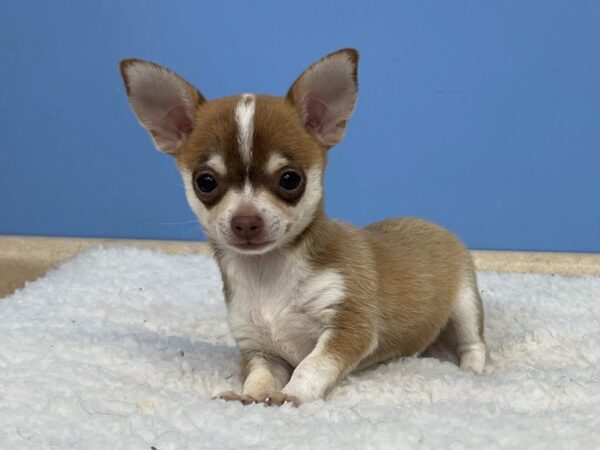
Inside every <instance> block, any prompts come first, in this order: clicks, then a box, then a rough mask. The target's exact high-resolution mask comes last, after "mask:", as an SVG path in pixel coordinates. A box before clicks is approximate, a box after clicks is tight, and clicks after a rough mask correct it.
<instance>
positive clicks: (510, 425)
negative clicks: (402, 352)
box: [0, 248, 600, 450]
mask: <svg viewBox="0 0 600 450" xmlns="http://www.w3.org/2000/svg"><path fill="white" fill-rule="evenodd" d="M479 280H480V288H481V291H482V296H483V299H484V302H485V307H486V335H487V341H488V345H489V364H488V366H487V368H486V370H485V373H484V374H482V375H475V374H472V373H467V372H464V371H461V370H459V369H458V367H456V365H455V364H454V363H453V362H452V361H447V360H444V359H448V358H442V359H439V358H432V357H422V358H404V359H397V360H394V361H391V362H389V363H387V364H382V365H379V366H378V367H375V368H373V369H369V370H366V371H363V372H361V373H357V374H353V375H350V376H349V377H347V378H346V379H345V380H344V381H343V382H342V383H341V384H340V385H339V386H338V387H336V388H335V389H334V390H333V391H332V393H331V394H330V396H329V397H328V398H327V399H326V400H325V401H318V402H313V403H308V404H305V405H302V406H300V407H299V408H293V407H291V406H289V405H286V406H284V407H281V408H275V407H265V406H263V405H251V406H243V405H241V404H238V403H227V402H225V401H223V400H213V399H212V397H213V396H214V395H215V394H217V393H218V392H220V391H224V390H238V389H240V386H241V374H240V364H239V360H238V353H237V350H236V347H235V345H234V342H233V340H232V338H231V336H230V335H229V332H228V329H227V325H226V321H225V306H224V303H223V299H222V294H221V282H220V277H219V273H218V270H217V267H216V265H215V263H214V261H213V260H212V259H210V258H208V257H205V256H201V255H180V256H169V255H164V254H161V253H156V252H150V251H142V250H134V249H126V248H125V249H109V250H104V249H94V250H90V251H87V252H85V253H83V254H80V255H79V256H77V257H75V258H74V259H72V260H70V261H68V262H66V263H64V264H63V265H62V266H60V267H59V268H58V269H56V270H54V271H52V272H51V273H49V274H48V275H46V276H45V277H44V278H43V279H40V280H38V281H36V282H34V283H30V284H29V285H27V286H26V287H25V288H24V289H22V290H20V291H18V292H17V293H15V294H13V295H12V296H10V297H8V298H6V299H4V300H0V448H2V449H18V448H32V449H45V448H52V449H64V448H79V449H96V448H97V449H121V448H122V449H145V450H150V449H152V448H154V449H157V450H167V449H184V448H190V449H194V448H211V449H212V448H215V449H216V448H261V449H262V448H278V449H279V448H310V449H313V450H315V449H321V448H340V449H341V448H343V449H348V448H360V449H365V448H377V449H379V448H394V449H398V448H400V449H401V448H450V449H461V448H476V449H481V448H521V449H535V448H576V449H585V448H600V368H599V362H600V280H599V279H598V278H594V277H581V278H564V277H560V276H550V275H531V274H499V273H479ZM442 356H443V355H442Z"/></svg>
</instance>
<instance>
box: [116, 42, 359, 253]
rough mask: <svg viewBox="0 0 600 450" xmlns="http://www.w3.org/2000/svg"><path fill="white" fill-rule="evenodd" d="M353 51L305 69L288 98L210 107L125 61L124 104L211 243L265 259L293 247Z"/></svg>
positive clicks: (153, 71)
mask: <svg viewBox="0 0 600 450" xmlns="http://www.w3.org/2000/svg"><path fill="white" fill-rule="evenodd" d="M357 62H358V54H357V53H356V51H355V50H351V49H345V50H340V51H338V52H335V53H332V54H330V55H328V56H326V57H325V58H323V59H321V60H320V61H318V62H317V63H315V64H313V65H312V66H310V67H309V68H308V69H307V70H306V71H305V72H304V73H303V74H302V75H301V76H300V77H299V78H298V79H297V80H296V81H295V82H294V84H293V85H292V87H291V88H290V90H289V92H288V94H287V96H286V97H269V96H262V95H253V94H243V95H238V96H234V97H228V98H222V99H217V100H213V101H207V100H206V99H205V98H204V96H203V95H202V94H200V92H198V91H197V90H196V89H195V88H194V87H193V86H192V85H191V84H189V83H187V82H186V81H185V80H183V79H182V78H181V77H179V76H178V75H176V74H174V73H173V72H171V71H169V70H168V69H165V68H163V67H161V66H158V65H156V64H153V63H149V62H145V61H140V60H125V61H123V62H122V63H121V73H122V75H123V79H124V81H125V86H126V88H127V93H128V96H129V101H130V104H131V107H132V109H133V110H134V112H135V113H136V115H137V117H138V119H139V120H140V122H141V124H142V125H143V126H144V127H145V128H146V129H147V130H148V131H149V133H150V135H151V136H152V138H153V140H154V142H155V144H156V146H157V147H158V149H159V150H162V151H164V152H166V153H170V154H172V155H173V156H174V157H175V158H176V160H177V166H178V168H179V170H180V172H181V175H182V178H183V182H184V186H185V191H186V196H187V199H188V202H189V204H190V206H191V208H192V210H193V211H194V212H195V213H196V215H197V216H198V218H199V220H200V222H201V223H202V225H203V227H204V229H205V232H206V235H207V237H208V238H209V239H210V240H211V242H212V243H213V244H214V245H216V246H218V247H220V248H223V249H227V250H231V251H234V252H237V253H242V254H262V253H266V252H269V251H271V250H273V249H276V248H281V247H284V246H285V245H287V244H289V243H290V242H292V241H293V240H294V239H295V238H296V237H297V236H298V235H299V234H300V233H302V232H303V231H304V230H305V229H306V227H307V226H309V224H310V223H311V222H312V220H313V219H314V217H315V215H316V214H317V212H318V211H319V210H320V208H321V207H322V197H323V171H324V169H325V164H326V156H327V155H326V153H327V149H328V148H330V147H331V146H333V145H335V144H336V143H337V142H339V140H341V139H342V137H343V134H344V131H345V128H346V124H347V120H348V118H349V117H350V115H351V113H352V111H353V109H354V104H355V101H356V95H357V80H356V72H357Z"/></svg>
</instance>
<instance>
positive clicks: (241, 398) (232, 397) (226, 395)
mask: <svg viewBox="0 0 600 450" xmlns="http://www.w3.org/2000/svg"><path fill="white" fill-rule="evenodd" d="M216 398H220V399H221V400H225V401H227V402H241V403H243V404H244V405H250V404H251V403H258V400H256V399H255V398H254V397H251V396H249V395H243V394H238V393H237V392H233V391H225V392H221V393H220V394H219V395H217V397H216Z"/></svg>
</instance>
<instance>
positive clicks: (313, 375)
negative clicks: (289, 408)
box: [282, 330, 342, 402]
mask: <svg viewBox="0 0 600 450" xmlns="http://www.w3.org/2000/svg"><path fill="white" fill-rule="evenodd" d="M331 333H332V331H331V330H327V331H325V332H324V333H323V334H322V335H321V336H320V337H319V341H318V343H317V345H316V347H315V349H314V350H313V351H312V352H311V354H310V355H308V356H307V357H306V358H305V359H304V360H303V361H302V362H301V363H300V364H299V365H298V367H296V370H294V373H293V374H292V378H291V379H290V381H289V383H288V384H287V385H286V386H285V387H284V388H283V390H282V392H283V393H284V394H288V395H293V396H296V397H298V398H299V399H300V401H302V402H308V401H312V400H317V399H321V398H323V397H324V396H325V394H326V393H327V391H328V390H329V389H330V388H331V387H332V386H333V385H334V384H335V382H336V381H337V379H338V378H339V377H340V375H341V373H342V368H341V367H340V365H339V363H338V362H336V361H335V360H334V359H333V357H332V356H331V355H328V354H327V353H326V347H327V341H328V340H329V338H330V336H331Z"/></svg>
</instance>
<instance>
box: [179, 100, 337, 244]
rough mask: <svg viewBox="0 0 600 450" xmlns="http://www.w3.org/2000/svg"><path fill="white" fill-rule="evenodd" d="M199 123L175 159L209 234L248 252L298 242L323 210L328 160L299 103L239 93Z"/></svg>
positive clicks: (207, 109)
mask: <svg viewBox="0 0 600 450" xmlns="http://www.w3.org/2000/svg"><path fill="white" fill-rule="evenodd" d="M196 120H197V121H198V124H199V125H198V127H196V128H195V130H194V132H193V133H192V134H191V136H190V137H189V139H188V140H187V142H186V143H185V145H183V146H182V147H181V150H180V151H178V152H177V154H176V158H177V163H178V167H179V169H180V171H181V175H182V178H183V182H184V186H185V190H186V196H187V199H188V202H189V204H190V206H191V208H192V210H193V211H194V212H195V213H196V215H197V216H198V218H199V219H200V222H201V223H202V225H203V227H204V230H205V232H206V235H207V236H208V237H209V238H210V239H211V241H213V243H215V244H216V245H219V246H221V247H224V248H227V249H230V250H233V251H236V252H240V253H248V254H257V253H265V252H268V251H270V250H272V249H274V248H277V247H281V246H284V245H285V244H287V243H289V242H290V241H292V240H293V239H294V238H295V237H296V236H297V235H298V234H299V233H301V232H302V231H303V230H304V229H305V228H306V226H308V224H309V223H310V222H311V221H312V220H313V218H314V216H315V214H316V212H317V210H318V209H319V207H320V204H321V198H322V195H323V194H322V192H323V188H322V178H323V176H322V175H323V170H324V167H325V161H326V147H325V146H324V145H323V144H321V143H320V142H319V141H318V140H316V139H314V137H313V136H311V135H310V134H309V133H307V132H306V130H305V128H304V126H303V124H302V121H301V120H300V117H299V115H298V114H297V111H296V109H295V108H294V107H293V105H291V104H290V103H289V102H288V101H286V100H285V99H282V98H275V97H266V96H254V95H240V96H235V97H231V98H226V99H220V100H216V101H212V102H206V103H204V104H203V105H201V106H200V107H199V108H198V111H197V118H196ZM200 124H201V125H200Z"/></svg>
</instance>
